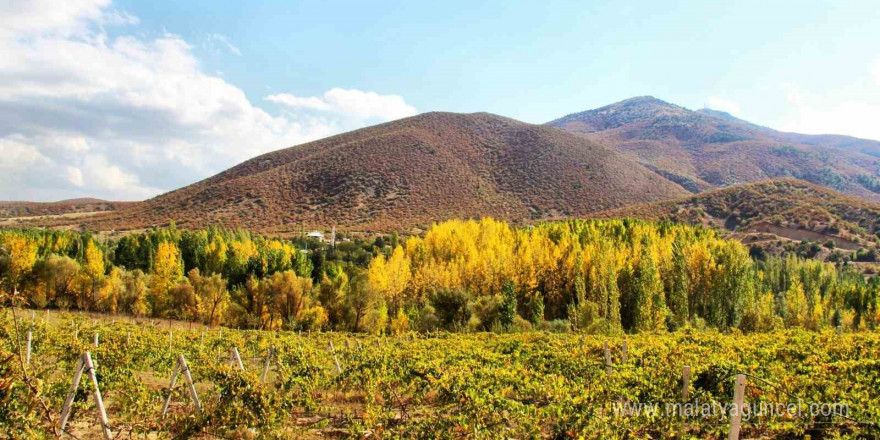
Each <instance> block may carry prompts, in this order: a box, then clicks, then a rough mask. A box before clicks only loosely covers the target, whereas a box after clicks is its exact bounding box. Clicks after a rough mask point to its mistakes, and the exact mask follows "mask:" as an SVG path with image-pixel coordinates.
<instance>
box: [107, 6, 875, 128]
mask: <svg viewBox="0 0 880 440" xmlns="http://www.w3.org/2000/svg"><path fill="white" fill-rule="evenodd" d="M175 3H184V4H183V5H180V4H175ZM236 3H237V2H216V1H192V0H190V1H187V2H163V1H154V2H136V1H125V2H120V3H119V5H118V6H119V7H120V9H123V10H126V11H130V12H132V13H134V14H135V15H136V16H138V17H139V18H140V19H141V28H142V29H144V30H145V31H148V32H163V31H167V32H172V33H176V34H180V35H182V36H184V37H185V38H186V39H187V40H188V41H189V40H193V41H198V40H199V38H200V37H201V36H202V35H204V34H213V33H217V34H222V35H225V36H226V37H227V38H228V39H229V40H230V41H231V42H232V44H234V45H235V46H236V47H237V48H239V49H240V51H241V53H242V55H241V56H235V55H232V54H229V53H222V52H221V53H217V52H213V53H212V52H211V51H209V50H204V51H199V52H200V55H201V59H202V60H203V61H204V63H205V66H206V69H208V70H213V71H219V72H223V75H224V77H225V78H227V79H228V80H229V81H230V82H231V83H233V84H236V85H238V86H239V87H241V88H242V89H243V90H245V92H246V93H247V94H248V96H250V97H251V98H252V99H253V100H255V101H256V100H259V99H260V98H261V97H262V96H263V95H265V94H266V93H267V92H272V91H287V92H290V93H293V94H296V95H304V96H311V95H317V94H320V93H322V92H323V91H325V90H328V89H330V88H332V87H343V88H355V89H360V90H371V91H376V92H379V93H388V94H399V95H401V96H403V97H404V98H405V99H406V101H407V102H409V103H411V104H413V105H415V106H416V108H418V109H419V110H420V111H427V110H446V111H457V112H471V111H489V112H493V113H499V114H504V115H508V116H511V117H514V118H517V119H521V120H525V121H528V122H534V123H539V122H546V121H548V120H550V119H553V118H555V117H558V116H560V115H564V114H567V113H571V112H576V111H580V110H584V109H588V108H594V107H597V106H601V105H604V104H608V103H611V102H615V101H618V100H621V99H625V98H628V97H631V96H637V95H654V96H656V97H659V98H661V99H665V100H668V101H671V102H675V103H678V104H681V105H685V106H687V107H691V108H699V107H702V106H704V105H706V104H707V101H708V100H709V99H711V98H713V97H714V98H716V99H719V100H726V101H731V102H733V103H736V104H738V105H739V107H740V111H741V112H742V114H743V116H745V117H749V118H751V119H755V120H758V121H759V122H765V123H767V124H774V123H775V124H779V123H780V122H785V121H784V119H783V118H784V116H783V113H785V112H786V111H787V110H790V109H788V108H787V107H788V103H787V95H788V90H787V89H786V86H785V85H790V86H792V87H797V88H798V89H800V90H802V93H804V94H809V95H811V96H813V95H815V96H813V98H814V99H815V100H816V101H817V102H818V103H819V104H822V103H825V102H826V101H834V100H842V99H843V98H858V97H859V95H860V94H861V92H862V90H860V89H861V88H862V87H866V86H867V85H866V84H864V83H866V82H868V83H869V82H870V81H871V80H872V78H871V73H870V71H871V67H872V65H873V63H875V62H876V61H877V60H878V59H880V7H877V4H876V2H872V1H836V2H835V1H797V2H794V1H771V2H768V1H737V2H714V1H689V2H681V1H679V2H675V1H664V2H656V1H641V2H619V1H618V2H612V1H608V2H596V1H591V2H584V1H541V2H501V1H498V2H474V1H444V2H327V1H314V2H290V1H269V2H254V3H259V5H256V4H255V5H248V6H241V5H236ZM429 3H433V4H429Z"/></svg>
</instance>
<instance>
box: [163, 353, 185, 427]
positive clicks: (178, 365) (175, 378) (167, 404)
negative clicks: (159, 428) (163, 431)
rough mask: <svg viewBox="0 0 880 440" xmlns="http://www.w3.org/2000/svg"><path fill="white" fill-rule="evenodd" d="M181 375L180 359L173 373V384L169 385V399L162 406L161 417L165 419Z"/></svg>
mask: <svg viewBox="0 0 880 440" xmlns="http://www.w3.org/2000/svg"><path fill="white" fill-rule="evenodd" d="M178 374H180V360H179V359H178V361H177V364H176V365H175V366H174V371H172V372H171V383H170V384H168V397H166V398H165V403H164V404H163V405H162V412H161V414H160V415H159V417H162V418H164V417H165V413H167V412H168V406H169V405H171V395H172V394H173V393H174V385H176V384H177V375H178Z"/></svg>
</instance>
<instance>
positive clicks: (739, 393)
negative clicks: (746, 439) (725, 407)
mask: <svg viewBox="0 0 880 440" xmlns="http://www.w3.org/2000/svg"><path fill="white" fill-rule="evenodd" d="M745 390H746V375H745V374H737V375H736V388H734V390H733V408H732V409H731V411H732V412H733V414H731V417H730V436H728V440H739V431H740V424H741V423H742V413H743V397H744V396H745Z"/></svg>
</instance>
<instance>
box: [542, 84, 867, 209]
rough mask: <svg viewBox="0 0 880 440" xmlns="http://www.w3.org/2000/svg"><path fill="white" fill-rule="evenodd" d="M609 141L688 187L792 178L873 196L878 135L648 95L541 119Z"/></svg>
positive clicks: (690, 188) (598, 139)
mask: <svg viewBox="0 0 880 440" xmlns="http://www.w3.org/2000/svg"><path fill="white" fill-rule="evenodd" d="M548 125H551V126H555V127H560V128H564V129H566V130H569V131H571V132H574V133H578V134H580V135H582V136H584V137H586V138H588V139H591V140H594V141H596V142H599V143H602V144H604V145H609V146H616V147H617V148H618V149H619V150H620V151H621V152H623V153H625V154H627V155H628V156H630V157H632V158H634V159H636V160H638V161H639V162H640V163H642V164H643V165H645V166H647V167H649V168H651V169H653V170H655V171H656V172H657V173H658V174H660V175H662V176H664V177H666V178H668V179H670V180H672V181H674V182H677V183H679V184H680V185H682V186H683V187H685V188H687V189H688V190H690V191H692V192H699V191H703V190H706V189H712V188H718V187H723V186H729V185H737V184H742V183H749V182H756V181H760V180H765V179H771V178H780V177H794V178H798V179H803V180H806V181H809V182H812V183H816V184H819V185H822V186H826V187H829V188H833V189H836V190H838V191H841V192H844V193H847V194H850V195H854V196H858V197H861V198H864V199H867V200H873V201H880V181H878V180H877V178H876V176H878V175H880V159H878V157H880V142H876V141H868V140H862V139H855V138H851V137H847V136H834V135H824V136H811V135H801V134H794V133H782V132H778V131H774V130H771V129H768V128H765V127H760V126H757V125H754V124H750V123H748V122H746V121H742V120H740V119H737V118H734V117H732V116H730V115H728V114H727V113H723V112H717V111H713V110H705V109H704V110H700V111H690V110H688V109H685V108H683V107H679V106H676V105H673V104H669V103H666V102H663V101H661V100H659V99H655V98H652V97H639V98H633V99H628V100H626V101H622V102H619V103H616V104H612V105H609V106H606V107H602V108H599V109H596V110H589V111H586V112H582V113H576V114H572V115H568V116H565V117H563V118H560V119H557V120H555V121H552V122H549V123H548Z"/></svg>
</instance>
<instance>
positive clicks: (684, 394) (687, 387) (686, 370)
mask: <svg viewBox="0 0 880 440" xmlns="http://www.w3.org/2000/svg"><path fill="white" fill-rule="evenodd" d="M690 393H691V367H690V365H685V366H684V367H683V368H682V369H681V432H679V434H678V438H683V437H684V432H685V430H686V429H687V426H688V422H687V416H685V414H684V413H685V411H684V408H685V405H687V403H688V399H690Z"/></svg>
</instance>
